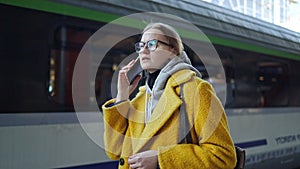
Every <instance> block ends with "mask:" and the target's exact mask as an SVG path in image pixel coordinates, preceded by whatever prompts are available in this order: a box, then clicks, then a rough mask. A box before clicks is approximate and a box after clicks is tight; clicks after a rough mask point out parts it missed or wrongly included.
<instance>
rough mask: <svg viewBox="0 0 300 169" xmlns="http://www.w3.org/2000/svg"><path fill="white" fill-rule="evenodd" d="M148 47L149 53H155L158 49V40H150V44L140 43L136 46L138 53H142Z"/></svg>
mask: <svg viewBox="0 0 300 169" xmlns="http://www.w3.org/2000/svg"><path fill="white" fill-rule="evenodd" d="M144 47H146V48H147V49H148V50H149V51H151V52H152V51H154V50H155V49H156V47H157V40H155V39H153V40H149V41H148V42H146V43H145V42H138V43H136V44H135V50H136V52H137V53H140V52H141V51H142V49H143V48H144Z"/></svg>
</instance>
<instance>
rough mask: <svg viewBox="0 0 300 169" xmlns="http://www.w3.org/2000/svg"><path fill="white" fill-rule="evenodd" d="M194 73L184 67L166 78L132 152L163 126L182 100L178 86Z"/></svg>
mask: <svg viewBox="0 0 300 169" xmlns="http://www.w3.org/2000/svg"><path fill="white" fill-rule="evenodd" d="M193 76H195V73H194V72H193V71H191V70H188V69H185V70H180V71H178V72H176V73H174V74H173V75H172V76H171V77H170V78H169V80H168V82H167V84H166V87H165V90H164V92H163V94H162V96H161V98H160V99H159V102H158V103H157V105H156V107H155V109H154V111H153V113H152V115H151V117H150V119H149V122H148V123H147V125H146V126H145V128H144V129H143V131H142V133H141V135H140V138H139V141H138V143H137V145H136V146H134V153H136V152H138V151H140V150H141V149H142V148H143V147H144V146H145V144H146V143H148V142H149V141H150V140H151V138H153V137H154V136H155V134H156V133H157V132H158V131H159V130H160V129H161V128H162V127H163V126H164V124H165V123H166V122H167V121H168V120H169V119H170V117H171V116H172V115H173V113H175V112H176V111H177V110H178V109H179V107H180V105H181V104H182V101H181V99H180V96H179V90H176V88H177V89H178V86H179V85H180V84H182V83H185V82H187V81H189V80H190V79H191V78H192V77H193ZM145 90H146V88H145V87H143V88H140V91H141V92H144V93H145Z"/></svg>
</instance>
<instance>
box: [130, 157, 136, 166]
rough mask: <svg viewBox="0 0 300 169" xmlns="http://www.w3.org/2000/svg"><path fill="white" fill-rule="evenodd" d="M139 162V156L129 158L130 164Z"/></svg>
mask: <svg viewBox="0 0 300 169" xmlns="http://www.w3.org/2000/svg"><path fill="white" fill-rule="evenodd" d="M136 162H137V158H130V157H129V158H128V164H129V165H131V164H135V163H136Z"/></svg>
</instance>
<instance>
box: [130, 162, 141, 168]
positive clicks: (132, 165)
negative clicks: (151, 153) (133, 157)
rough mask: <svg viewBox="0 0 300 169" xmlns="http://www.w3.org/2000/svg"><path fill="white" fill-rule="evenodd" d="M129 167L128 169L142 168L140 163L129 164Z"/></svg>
mask: <svg viewBox="0 0 300 169" xmlns="http://www.w3.org/2000/svg"><path fill="white" fill-rule="evenodd" d="M129 166H130V168H132V169H133V168H134V169H135V168H139V167H142V165H141V163H134V164H130V165H129Z"/></svg>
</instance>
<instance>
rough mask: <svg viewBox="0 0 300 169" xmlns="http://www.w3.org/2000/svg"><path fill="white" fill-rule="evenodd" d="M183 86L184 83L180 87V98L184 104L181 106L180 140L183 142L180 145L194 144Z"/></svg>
mask: <svg viewBox="0 0 300 169" xmlns="http://www.w3.org/2000/svg"><path fill="white" fill-rule="evenodd" d="M183 86H184V84H183V83H182V84H181V85H180V98H181V100H182V104H181V106H180V112H179V113H180V136H179V139H181V141H180V142H179V143H180V144H184V143H186V144H192V143H193V142H192V136H191V132H190V129H191V127H190V124H189V119H188V115H187V112H186V103H185V100H184V95H183V93H184V92H183Z"/></svg>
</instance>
